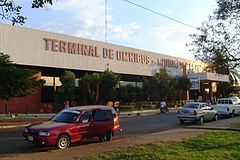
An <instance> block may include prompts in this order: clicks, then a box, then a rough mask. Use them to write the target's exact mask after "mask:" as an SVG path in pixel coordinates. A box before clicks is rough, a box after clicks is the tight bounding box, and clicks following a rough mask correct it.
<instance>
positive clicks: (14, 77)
mask: <svg viewBox="0 0 240 160" xmlns="http://www.w3.org/2000/svg"><path fill="white" fill-rule="evenodd" d="M0 73H1V76H0V99H2V100H8V99H9V98H11V97H23V96H27V95H29V94H31V93H32V92H33V91H34V89H35V87H40V86H42V85H43V84H44V82H45V81H44V80H38V76H37V75H36V74H37V71H33V70H29V69H23V68H18V67H16V66H15V65H14V64H13V63H12V62H11V61H10V56H9V55H7V54H3V53H0Z"/></svg>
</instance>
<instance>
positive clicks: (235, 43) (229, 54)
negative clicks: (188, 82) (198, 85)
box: [189, 0, 240, 81]
mask: <svg viewBox="0 0 240 160" xmlns="http://www.w3.org/2000/svg"><path fill="white" fill-rule="evenodd" d="M217 4H218V8H217V9H216V10H215V11H214V12H213V15H211V16H209V19H208V20H207V21H205V22H203V23H202V26H201V27H200V28H199V31H198V33H195V34H192V35H190V36H191V38H192V39H193V41H192V43H190V44H189V46H190V47H191V49H190V50H191V51H192V52H193V53H194V55H195V57H196V58H197V59H200V60H202V61H204V62H207V63H209V64H210V65H213V66H212V67H213V68H214V69H215V71H216V72H217V73H220V74H230V76H231V77H230V80H234V81H236V80H238V79H239V74H236V73H238V72H239V66H240V53H239V47H240V43H239V39H240V34H239V32H240V28H239V26H240V4H239V0H218V1H217Z"/></svg>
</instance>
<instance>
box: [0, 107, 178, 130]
mask: <svg viewBox="0 0 240 160" xmlns="http://www.w3.org/2000/svg"><path fill="white" fill-rule="evenodd" d="M169 110H170V111H169V112H176V109H175V108H170V109H169ZM155 114H159V109H152V110H142V111H131V112H120V113H119V117H120V118H128V117H129V118H130V117H137V116H148V115H155ZM52 116H54V113H46V114H17V115H5V114H0V129H4V128H15V127H24V126H28V125H30V124H33V123H40V122H44V121H47V120H49V119H50V118H51V117H52Z"/></svg>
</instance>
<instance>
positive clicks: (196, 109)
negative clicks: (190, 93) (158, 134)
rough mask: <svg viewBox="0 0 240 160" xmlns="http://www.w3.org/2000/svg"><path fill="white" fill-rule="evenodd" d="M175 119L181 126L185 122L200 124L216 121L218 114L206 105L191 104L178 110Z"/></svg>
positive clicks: (200, 103) (199, 103)
mask: <svg viewBox="0 0 240 160" xmlns="http://www.w3.org/2000/svg"><path fill="white" fill-rule="evenodd" d="M177 117H178V119H179V121H180V123H181V124H183V123H184V122H185V121H199V122H200V124H202V123H203V122H204V121H205V120H217V119H218V114H217V111H216V110H214V109H213V108H212V107H210V106H209V104H208V103H202V102H193V103H186V104H185V105H184V106H183V107H182V108H181V109H179V110H178V112H177Z"/></svg>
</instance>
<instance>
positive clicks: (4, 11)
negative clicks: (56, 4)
mask: <svg viewBox="0 0 240 160" xmlns="http://www.w3.org/2000/svg"><path fill="white" fill-rule="evenodd" d="M45 4H50V5H52V0H33V1H32V8H43V7H44V6H45ZM21 9H22V7H21V6H19V5H16V2H15V1H14V0H0V17H1V18H2V19H5V20H8V21H11V22H12V24H13V25H14V24H21V25H22V24H24V23H25V20H26V19H27V17H25V16H23V15H21Z"/></svg>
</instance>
